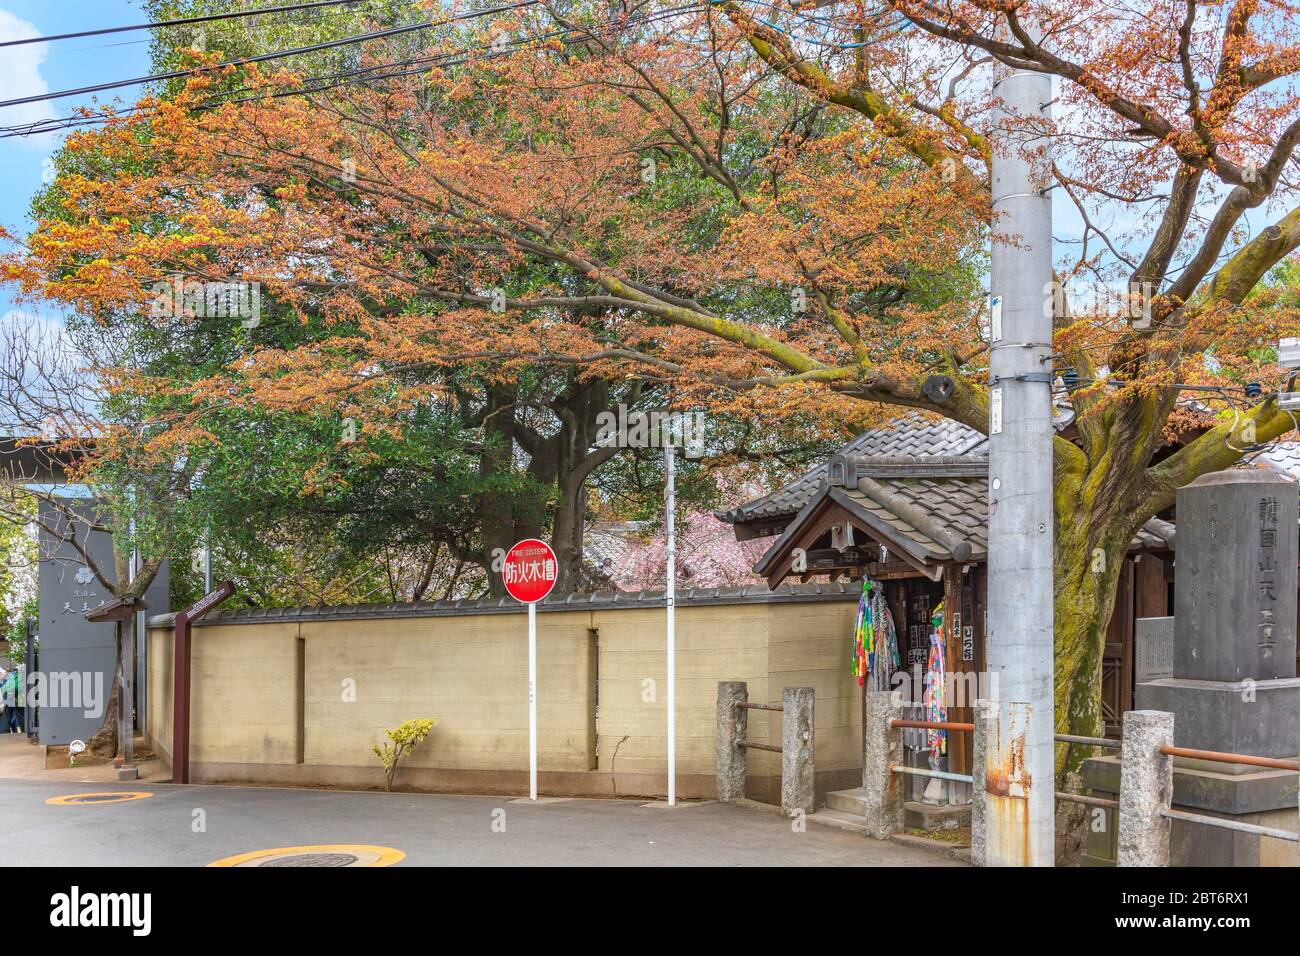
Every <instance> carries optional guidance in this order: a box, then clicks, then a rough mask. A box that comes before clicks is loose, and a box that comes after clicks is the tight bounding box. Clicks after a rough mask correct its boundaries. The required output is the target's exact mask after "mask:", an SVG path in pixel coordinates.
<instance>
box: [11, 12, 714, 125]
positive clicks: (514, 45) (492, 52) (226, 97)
mask: <svg viewBox="0 0 1300 956" xmlns="http://www.w3.org/2000/svg"><path fill="white" fill-rule="evenodd" d="M533 2H539V0H533ZM521 5H527V4H521ZM701 9H703V8H702V6H701V4H699V3H688V4H684V5H682V6H680V7H674V8H671V9H668V10H659V11H655V12H654V13H652V14H645V15H640V16H635V17H629V18H628V19H627V20H621V21H613V20H611V21H608V22H606V23H605V24H603V25H593V26H589V27H569V28H564V29H560V30H554V31H551V32H549V33H544V34H537V35H533V36H528V37H523V38H522V39H520V40H518V41H511V42H510V44H509V46H510V48H509V49H505V50H500V49H493V46H491V45H488V46H482V47H471V48H468V49H462V50H456V51H452V52H447V53H441V54H434V55H431V56H426V57H417V58H414V59H409V60H398V61H390V62H387V63H377V64H374V65H372V66H368V67H362V68H360V69H355V70H349V71H347V72H343V73H334V74H326V75H324V76H316V77H308V78H306V79H305V80H303V81H302V83H303V85H302V86H300V87H297V88H295V89H292V90H279V91H276V92H274V93H262V94H257V95H255V96H248V97H242V98H237V99H231V98H230V97H234V96H236V94H238V93H239V92H241V91H240V90H233V91H227V92H225V93H221V94H218V95H219V96H220V97H223V98H222V99H214V100H211V101H209V102H207V103H203V104H200V105H199V106H198V107H197V108H198V109H215V108H217V107H219V106H223V105H226V104H238V103H247V102H253V101H256V100H262V99H279V98H282V97H288V96H301V95H305V94H310V93H319V92H323V91H325V90H329V89H333V88H335V87H338V86H343V85H347V84H348V83H354V82H359V83H370V82H376V81H379V80H385V79H395V78H399V77H405V76H414V75H417V74H420V73H425V72H427V71H428V70H429V69H432V68H434V67H439V66H458V65H461V64H464V63H466V62H468V60H469V58H470V57H471V56H472V55H473V54H476V53H481V52H485V51H486V52H487V53H488V55H487V56H484V57H483V59H495V58H496V57H497V56H503V55H509V54H510V53H514V52H516V51H517V49H518V48H519V47H522V46H524V45H526V44H528V43H535V42H539V41H543V40H547V39H551V38H553V37H562V36H564V35H565V34H572V33H576V34H578V36H577V37H574V38H571V39H569V40H567V41H565V43H566V45H572V44H573V43H575V42H579V41H580V40H581V39H583V38H584V37H592V36H598V35H601V34H604V33H608V32H611V31H612V30H614V29H620V28H624V27H628V26H640V25H643V24H648V23H653V22H656V21H658V20H663V19H666V18H668V17H671V16H676V15H678V14H681V13H690V12H696V11H699V10H701ZM485 12H486V11H485ZM457 57H459V59H456V58H457ZM416 64H424V65H422V66H420V67H419V68H418V69H414V70H405V71H402V72H397V73H382V74H380V75H377V76H366V75H364V74H369V73H376V72H377V71H380V70H387V69H392V68H401V67H408V66H413V65H416ZM320 84H324V85H320ZM138 109H139V107H130V108H129V109H127V110H123V111H121V112H119V113H116V114H115V117H121V116H127V115H130V114H131V113H134V112H137V111H138ZM107 121H108V117H102V116H81V117H78V116H72V117H65V118H59V119H46V120H37V121H35V122H33V123H29V124H27V125H25V126H10V127H0V139H11V138H13V137H19V136H21V137H27V136H41V135H45V134H47V133H52V132H56V131H58V130H64V129H73V128H76V127H81V126H93V125H98V124H101V123H105V122H107Z"/></svg>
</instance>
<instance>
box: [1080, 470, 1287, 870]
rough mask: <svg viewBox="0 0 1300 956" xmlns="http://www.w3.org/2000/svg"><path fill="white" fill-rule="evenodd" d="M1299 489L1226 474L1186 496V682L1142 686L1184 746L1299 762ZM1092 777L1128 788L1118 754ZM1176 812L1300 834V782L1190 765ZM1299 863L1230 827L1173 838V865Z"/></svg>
mask: <svg viewBox="0 0 1300 956" xmlns="http://www.w3.org/2000/svg"><path fill="white" fill-rule="evenodd" d="M1298 494H1300V487H1298V486H1297V484H1296V483H1295V482H1294V481H1291V480H1289V479H1287V478H1284V477H1282V476H1280V475H1277V474H1274V473H1272V472H1268V471H1263V470H1257V469H1236V470H1230V471H1219V472H1214V473H1212V474H1208V475H1204V476H1202V477H1200V478H1198V479H1196V480H1195V481H1193V482H1192V483H1191V484H1189V485H1186V486H1185V487H1183V488H1180V489H1178V498H1177V522H1178V538H1177V554H1176V562H1175V576H1174V628H1173V660H1172V664H1173V675H1172V676H1171V677H1161V678H1157V679H1154V680H1147V681H1139V683H1138V684H1137V687H1136V695H1135V697H1136V699H1135V706H1136V708H1137V709H1138V710H1157V711H1168V712H1170V713H1172V714H1173V715H1174V745H1175V746H1178V747H1188V748H1193V749H1197V750H1213V751H1222V752H1227V753H1236V754H1247V755H1251V756H1260V757H1288V758H1289V757H1293V756H1295V754H1296V750H1297V746H1298V744H1300V679H1297V678H1296V560H1297V545H1298V542H1300V498H1298ZM1084 782H1085V784H1086V785H1088V786H1089V787H1091V788H1093V789H1094V790H1097V791H1101V792H1103V793H1106V792H1110V793H1114V792H1116V790H1117V788H1118V782H1119V779H1118V762H1117V758H1115V757H1104V758H1097V759H1093V760H1089V761H1087V763H1086V764H1085V768H1084ZM1173 804H1174V806H1175V807H1176V808H1179V809H1185V810H1189V811H1193V812H1196V813H1201V814H1207V815H1211V816H1223V817H1228V818H1232V819H1237V820H1241V821H1244V822H1249V823H1257V824H1261V825H1264V826H1273V827H1277V828H1280V829H1294V828H1295V826H1296V814H1295V807H1296V775H1295V773H1294V772H1289V771H1282V770H1269V769H1261V768H1258V767H1250V766H1245V765H1241V764H1225V763H1220V762H1216V761H1207V760H1193V759H1187V758H1181V757H1179V758H1175V761H1174V796H1173ZM1099 842H1100V841H1097V840H1094V841H1093V842H1092V844H1091V845H1090V853H1089V855H1090V856H1095V854H1094V853H1093V850H1094V849H1096V848H1097V844H1098V843H1099ZM1295 855H1296V853H1295V844H1285V843H1283V842H1282V841H1278V840H1271V839H1267V838H1260V837H1257V836H1251V835H1249V834H1243V833H1237V832H1234V831H1231V830H1225V829H1222V828H1219V827H1207V826H1202V825H1197V824H1191V823H1184V822H1181V821H1174V824H1173V827H1172V831H1171V835H1170V863H1171V864H1172V865H1174V866H1179V865H1200V866H1258V865H1272V864H1277V863H1294V862H1296V861H1295ZM1093 862H1099V860H1096V859H1094V860H1093Z"/></svg>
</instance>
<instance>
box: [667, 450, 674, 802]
mask: <svg viewBox="0 0 1300 956" xmlns="http://www.w3.org/2000/svg"><path fill="white" fill-rule="evenodd" d="M674 464H675V461H674V449H673V446H672V445H666V446H664V477H665V479H666V480H667V485H668V487H667V494H666V495H665V508H664V521H665V523H666V524H667V525H668V545H667V557H668V581H667V587H666V588H665V591H664V601H665V605H666V608H667V611H668V806H670V807H671V806H674V805H675V804H676V803H677V620H676V617H675V612H676V608H675V607H674V605H675V603H676V599H677V593H676V588H675V587H674V583H675V581H676V579H677V541H676V534H675V526H676V514H677V489H676V482H675V480H674V477H675V476H674Z"/></svg>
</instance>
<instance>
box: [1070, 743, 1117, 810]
mask: <svg viewBox="0 0 1300 956" xmlns="http://www.w3.org/2000/svg"><path fill="white" fill-rule="evenodd" d="M1055 739H1056V742H1057V743H1058V744H1070V745H1074V744H1080V745H1081V746H1084V747H1105V748H1107V749H1111V750H1118V749H1119V746H1120V744H1119V741H1118V740H1114V739H1112V738H1110V737H1082V736H1080V735H1079V734H1057V735H1056V737H1055ZM1055 796H1056V799H1057V800H1060V801H1061V802H1062V803H1079V804H1082V805H1083V806H1085V807H1104V808H1105V809H1107V810H1118V809H1119V801H1118V800H1112V799H1110V798H1109V797H1090V796H1088V795H1087V794H1083V793H1070V792H1069V791H1068V790H1057V791H1056V792H1055Z"/></svg>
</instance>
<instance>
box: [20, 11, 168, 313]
mask: <svg viewBox="0 0 1300 956" xmlns="http://www.w3.org/2000/svg"><path fill="white" fill-rule="evenodd" d="M145 19H146V17H144V15H143V14H142V13H141V12H140V10H139V8H138V7H137V6H136V4H135V2H134V0H0V40H17V39H21V38H24V37H28V36H48V35H50V34H55V33H72V32H75V31H79V30H94V29H97V28H100V27H110V26H122V25H126V24H130V23H140V22H142V21H143V20H145ZM148 72H149V34H148V33H147V32H145V31H141V32H139V33H121V34H111V35H109V36H103V37H87V38H85V39H79V40H61V41H58V42H55V43H34V44H30V45H27V46H20V47H9V48H7V49H4V50H3V51H0V99H16V98H18V97H22V96H30V95H32V94H38V93H45V92H50V91H54V90H64V89H69V88H72V87H77V86H87V85H90V84H92V83H96V82H103V81H105V80H109V79H119V78H121V79H124V78H126V77H131V76H143V75H144V74H146V73H148ZM137 93H138V91H137V90H130V89H127V90H122V91H121V94H122V96H123V97H124V98H128V99H129V98H132V97H134V96H135V95H136V94H137ZM106 95H112V94H111V93H110V94H106ZM88 101H89V100H88V98H87V97H69V98H67V99H61V100H56V101H54V102H50V103H33V104H29V105H26V106H18V107H5V108H3V109H0V126H12V125H14V124H15V123H23V122H30V121H32V120H36V119H41V118H43V117H48V116H66V115H68V114H69V112H71V110H72V109H73V108H74V107H76V106H78V105H80V104H82V103H85V102H88ZM57 145H58V142H57V140H56V139H55V138H54V137H53V136H52V135H45V136H40V137H34V138H31V139H21V138H13V139H0V171H3V179H2V180H0V223H3V225H4V226H5V228H6V229H8V230H10V231H11V232H13V233H15V234H17V235H24V234H26V232H27V231H28V229H29V228H30V226H31V220H30V219H29V218H28V215H27V210H28V204H29V203H30V202H31V198H32V196H33V195H34V194H35V193H36V191H37V190H38V189H39V188H40V186H41V176H42V172H43V165H42V164H43V163H44V161H45V160H46V158H47V157H49V156H51V155H53V153H54V151H55V149H56V147H57ZM12 308H13V299H12V296H11V294H10V293H9V291H8V290H5V289H0V315H3V314H5V313H7V312H9V311H10V310H11V309H12Z"/></svg>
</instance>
